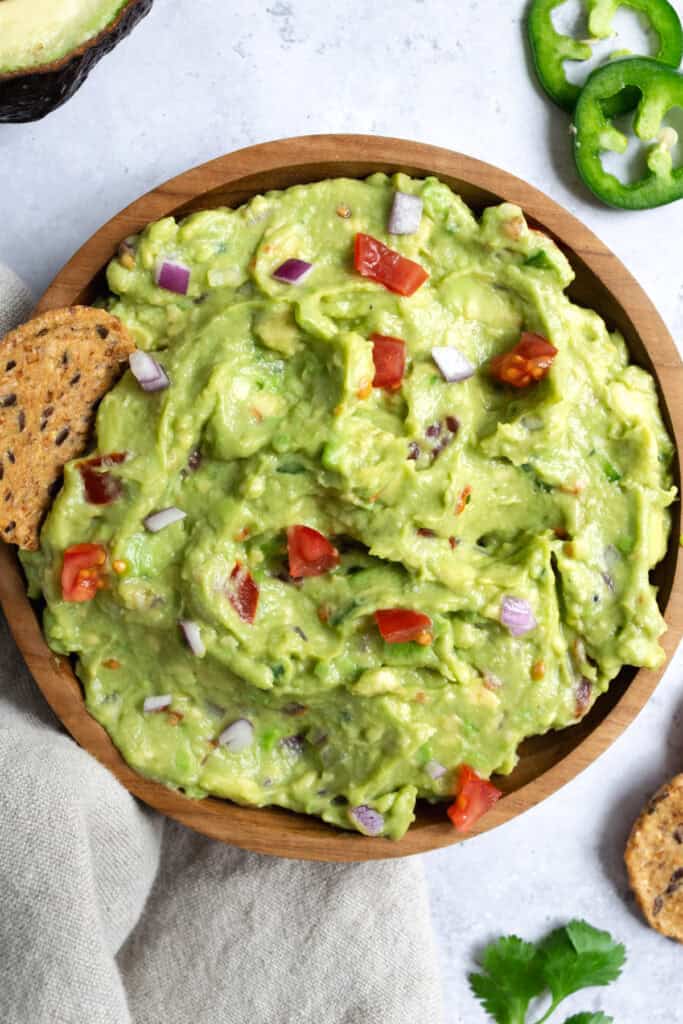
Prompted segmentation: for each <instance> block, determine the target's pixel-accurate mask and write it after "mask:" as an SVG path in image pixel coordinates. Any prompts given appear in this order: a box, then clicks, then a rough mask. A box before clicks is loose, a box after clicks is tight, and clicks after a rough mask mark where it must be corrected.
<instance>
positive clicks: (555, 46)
mask: <svg viewBox="0 0 683 1024" xmlns="http://www.w3.org/2000/svg"><path fill="white" fill-rule="evenodd" d="M564 2H565V0H533V3H532V5H531V9H530V11H529V19H528V30H529V41H530V43H531V51H532V54H533V59H534V65H535V67H536V73H537V75H538V78H539V80H540V82H541V85H542V86H543V88H544V89H545V91H546V92H547V94H548V95H549V96H550V98H551V99H552V100H554V101H555V103H557V104H558V105H559V106H561V107H564V109H565V110H573V109H574V107H575V106H576V103H577V100H578V98H579V93H580V92H581V89H580V86H578V85H574V84H573V83H572V82H570V81H569V80H568V79H567V76H566V73H565V70H564V66H563V61H565V60H573V61H585V60H589V59H590V57H591V54H592V47H591V45H590V43H588V42H585V41H582V40H579V39H574V38H573V37H572V36H565V35H562V34H561V33H560V32H557V30H556V29H555V26H554V25H553V22H552V12H553V10H554V9H555V8H556V7H559V6H560V5H561V4H563V3H564ZM582 3H583V4H584V6H585V8H586V10H587V12H588V30H589V32H590V34H591V37H592V38H593V39H607V38H609V36H611V35H612V31H613V29H612V24H613V21H614V16H615V14H616V12H617V11H618V9H619V8H620V7H630V8H631V9H632V10H634V11H638V12H639V13H640V14H643V15H645V17H646V18H647V19H648V21H649V23H650V27H651V28H652V29H653V30H654V31H655V32H656V33H657V36H658V37H659V48H658V50H657V53H656V54H655V55H654V58H653V59H655V60H657V61H661V62H662V63H663V64H666V65H669V66H670V67H672V68H677V67H678V66H679V64H680V62H681V58H682V57H683V29H682V28H681V22H680V18H679V17H678V14H677V13H676V11H675V10H674V8H673V7H672V6H671V4H670V3H669V2H668V0H582ZM636 102H637V95H636V94H635V93H633V92H627V93H624V94H622V95H621V96H619V98H618V99H617V98H614V99H613V100H612V101H611V104H610V105H609V108H608V111H609V113H610V114H617V113H625V112H626V111H628V110H632V109H633V107H634V106H635V105H636Z"/></svg>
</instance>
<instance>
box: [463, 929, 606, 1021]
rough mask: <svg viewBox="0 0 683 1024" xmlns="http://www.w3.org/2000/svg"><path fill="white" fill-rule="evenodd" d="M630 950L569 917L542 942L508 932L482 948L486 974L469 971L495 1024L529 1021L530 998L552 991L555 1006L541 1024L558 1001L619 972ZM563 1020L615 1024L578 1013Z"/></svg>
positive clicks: (599, 1014)
mask: <svg viewBox="0 0 683 1024" xmlns="http://www.w3.org/2000/svg"><path fill="white" fill-rule="evenodd" d="M625 960H626V951H625V949H624V947H623V946H622V945H620V944H619V943H616V942H615V941H614V940H613V938H612V937H611V935H610V934H609V932H603V931H599V930H598V929H597V928H593V927H592V925H589V924H587V923H586V922H585V921H570V922H569V924H568V925H565V926H564V927H562V928H556V929H555V930H554V931H552V932H551V933H550V935H548V936H547V937H546V938H545V939H544V940H543V941H542V942H539V943H537V944H533V943H530V942H524V941H523V940H522V939H520V938H518V937H517V936H516V935H508V936H505V937H504V938H501V939H498V940H497V941H496V942H494V943H492V944H491V945H490V946H488V947H487V949H486V950H485V952H484V956H483V959H482V967H483V973H481V974H471V975H470V978H469V981H470V986H471V988H472V991H473V992H474V994H475V995H476V997H477V998H478V999H479V1000H480V1001H481V1003H482V1004H483V1006H484V1008H485V1009H486V1011H487V1012H488V1013H489V1014H490V1015H491V1017H492V1018H493V1019H494V1020H495V1021H496V1022H497V1024H527V1012H528V1009H529V1004H530V1003H531V1000H532V999H535V998H536V997H538V996H541V995H544V994H546V993H549V995H550V997H551V1004H550V1007H549V1009H548V1010H547V1012H546V1013H545V1014H544V1015H543V1016H542V1017H541V1018H540V1020H538V1021H537V1022H536V1024H543V1022H544V1021H546V1020H548V1019H549V1018H550V1016H551V1014H552V1013H554V1011H555V1010H556V1009H557V1007H558V1006H559V1005H560V1003H561V1002H562V1001H563V1000H564V999H566V998H567V996H570V995H572V994H573V993H574V992H578V991H579V990H580V989H583V988H592V987H593V986H595V985H609V983H610V982H612V981H615V980H616V979H617V978H618V977H619V975H620V974H621V969H622V967H623V965H624V962H625ZM565 1024H612V1020H611V1018H610V1017H607V1016H605V1014H603V1013H602V1012H599V1013H580V1014H575V1015H574V1016H573V1017H571V1018H570V1019H569V1020H568V1021H566V1022H565Z"/></svg>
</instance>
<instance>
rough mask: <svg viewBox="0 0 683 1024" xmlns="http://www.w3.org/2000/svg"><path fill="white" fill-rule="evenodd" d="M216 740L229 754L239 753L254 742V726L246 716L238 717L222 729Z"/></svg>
mask: <svg viewBox="0 0 683 1024" xmlns="http://www.w3.org/2000/svg"><path fill="white" fill-rule="evenodd" d="M218 742H219V743H220V745H221V746H222V747H227V748H228V750H229V751H230V753H231V754H241V753H242V751H243V750H246V749H247V747H250V746H251V745H252V743H253V742H254V726H253V725H252V724H251V722H250V721H249V720H248V719H247V718H238V719H237V721H235V722H233V723H232V725H229V726H228V727H227V729H224V730H223V732H222V733H221V734H220V736H219V737H218Z"/></svg>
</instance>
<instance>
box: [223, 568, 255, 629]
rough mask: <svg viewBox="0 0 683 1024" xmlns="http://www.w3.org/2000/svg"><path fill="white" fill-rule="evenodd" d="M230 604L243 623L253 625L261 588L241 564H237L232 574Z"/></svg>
mask: <svg viewBox="0 0 683 1024" xmlns="http://www.w3.org/2000/svg"><path fill="white" fill-rule="evenodd" d="M229 598H230V604H231V605H232V606H233V608H234V609H235V611H236V612H237V614H238V615H239V617H240V618H241V619H242V621H243V622H248V623H250V624H251V623H252V622H253V621H254V619H255V618H256V609H257V608H258V599H259V588H258V586H257V584H256V583H255V582H254V578H253V576H252V575H251V573H250V572H249V570H248V569H245V567H244V566H243V565H242V563H241V562H236V563H235V568H234V569H233V570H232V572H231V573H230V592H229Z"/></svg>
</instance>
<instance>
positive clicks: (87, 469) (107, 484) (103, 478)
mask: <svg viewBox="0 0 683 1024" xmlns="http://www.w3.org/2000/svg"><path fill="white" fill-rule="evenodd" d="M125 460H126V453H125V452H112V453H111V454H110V455H96V456H95V457H94V458H92V459H87V460H86V461H85V462H81V463H80V464H79V466H78V469H79V472H80V474H81V478H82V480H83V489H84V491H85V498H86V501H88V502H90V504H91V505H111V503H112V501H116V499H117V498H120V497H121V495H122V494H123V483H122V482H121V480H119V479H118V477H115V476H113V475H112V474H111V473H108V472H107V469H109V468H110V467H111V466H113V465H116V464H118V463H121V462H125Z"/></svg>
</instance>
